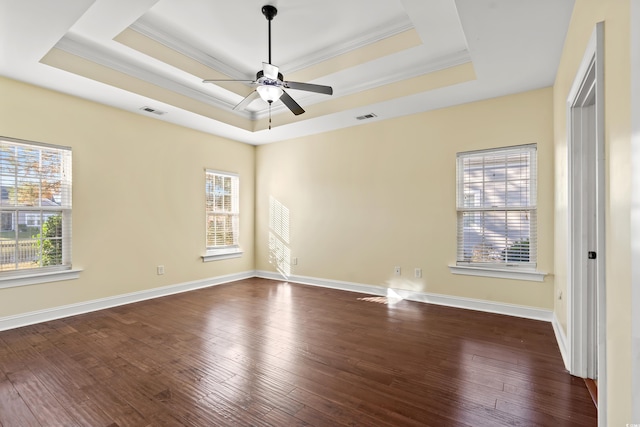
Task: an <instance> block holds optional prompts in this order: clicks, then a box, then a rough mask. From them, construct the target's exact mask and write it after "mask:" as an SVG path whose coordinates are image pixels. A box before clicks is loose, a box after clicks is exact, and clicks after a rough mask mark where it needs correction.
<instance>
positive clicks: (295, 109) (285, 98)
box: [280, 91, 304, 116]
mask: <svg viewBox="0 0 640 427" xmlns="http://www.w3.org/2000/svg"><path fill="white" fill-rule="evenodd" d="M280 101H282V102H283V103H284V105H286V106H287V108H289V110H291V112H292V113H293V114H295V115H296V116H298V115H300V114H302V113H304V109H303V108H302V107H301V106H300V105H299V104H298V103H297V102H296V101H294V100H293V98H292V97H291V96H289V94H288V93H287V92H285V91H282V96H280Z"/></svg>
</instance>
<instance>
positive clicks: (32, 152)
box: [0, 138, 71, 277]
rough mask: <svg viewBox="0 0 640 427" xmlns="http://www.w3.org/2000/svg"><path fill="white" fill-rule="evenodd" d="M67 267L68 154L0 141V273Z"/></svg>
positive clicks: (66, 150) (59, 149)
mask: <svg viewBox="0 0 640 427" xmlns="http://www.w3.org/2000/svg"><path fill="white" fill-rule="evenodd" d="M70 268H71V150H70V149H69V148H65V147H55V146H50V145H44V144H37V143H31V142H27V141H19V140H15V139H11V138H0V275H2V276H7V275H9V276H11V275H13V276H14V277H15V274H16V273H20V274H22V275H24V274H25V273H28V272H32V273H33V272H36V271H34V270H35V269H38V271H37V272H41V270H44V269H46V270H67V269H70Z"/></svg>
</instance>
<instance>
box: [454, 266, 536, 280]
mask: <svg viewBox="0 0 640 427" xmlns="http://www.w3.org/2000/svg"><path fill="white" fill-rule="evenodd" d="M449 271H451V273H452V274H462V275H466V276H482V277H497V278H500V279H515V280H529V281H531V282H543V281H544V276H546V275H547V273H544V272H542V271H537V270H525V269H517V268H513V269H509V270H507V269H506V268H505V269H502V268H487V267H471V266H467V265H450V266H449Z"/></svg>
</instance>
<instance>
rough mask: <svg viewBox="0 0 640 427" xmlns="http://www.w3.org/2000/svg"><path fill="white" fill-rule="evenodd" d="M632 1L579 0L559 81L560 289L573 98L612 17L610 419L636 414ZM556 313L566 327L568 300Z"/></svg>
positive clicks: (608, 61)
mask: <svg viewBox="0 0 640 427" xmlns="http://www.w3.org/2000/svg"><path fill="white" fill-rule="evenodd" d="M629 16H630V4H629V1H628V0H580V1H577V2H576V5H575V9H574V13H573V17H572V20H571V25H570V28H569V32H568V34H567V38H566V41H565V47H564V51H563V54H562V60H561V62H560V67H559V69H558V74H557V77H556V82H555V85H554V141H555V157H556V166H555V194H556V200H555V205H556V210H555V224H556V231H555V271H556V287H557V289H556V291H562V292H563V293H565V294H566V290H567V256H568V239H567V236H568V229H567V203H568V202H567V200H568V194H567V186H568V180H567V136H566V132H567V120H566V100H567V96H568V94H569V90H570V88H571V85H572V84H573V80H574V78H575V75H576V72H577V70H578V66H579V65H580V61H581V60H582V57H583V55H584V52H585V49H586V47H587V43H588V40H589V37H590V36H591V33H592V32H593V29H594V27H595V24H596V23H597V22H599V21H604V23H605V28H604V32H605V36H604V39H605V47H604V51H605V52H604V57H605V71H604V74H605V78H604V90H605V107H604V108H605V151H606V153H605V157H606V159H605V162H606V189H605V191H606V212H605V216H606V218H605V221H606V286H607V291H606V294H607V296H606V299H607V302H606V303H607V308H606V310H607V319H606V322H607V395H608V402H609V405H608V408H607V414H608V425H611V426H618V425H626V424H627V423H632V422H638V421H637V420H636V421H632V420H631V378H630V372H631V304H630V301H631V258H630V250H631V242H630V190H631V178H630V177H631V174H630V168H631V161H630V141H631V99H630V92H631V77H630V69H631V62H630V18H629ZM555 312H556V315H557V317H558V319H559V320H560V322H561V324H562V325H563V327H564V328H565V330H566V325H567V306H566V302H565V301H556V304H555Z"/></svg>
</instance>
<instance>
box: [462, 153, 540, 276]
mask: <svg viewBox="0 0 640 427" xmlns="http://www.w3.org/2000/svg"><path fill="white" fill-rule="evenodd" d="M536 169H537V168H536V145H535V144H533V145H523V146H517V147H507V148H499V149H492V150H484V151H474V152H466V153H458V156H457V212H458V254H457V265H458V266H461V265H462V266H464V265H468V266H475V267H494V268H495V267H497V268H510V267H525V268H530V269H535V267H536V176H537V171H536Z"/></svg>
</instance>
